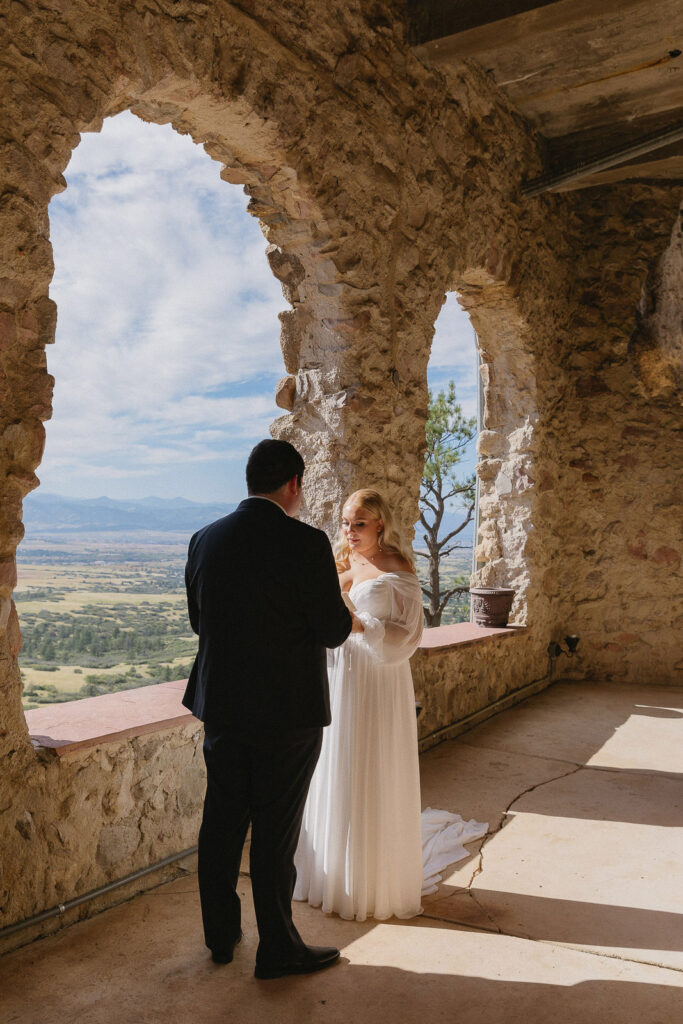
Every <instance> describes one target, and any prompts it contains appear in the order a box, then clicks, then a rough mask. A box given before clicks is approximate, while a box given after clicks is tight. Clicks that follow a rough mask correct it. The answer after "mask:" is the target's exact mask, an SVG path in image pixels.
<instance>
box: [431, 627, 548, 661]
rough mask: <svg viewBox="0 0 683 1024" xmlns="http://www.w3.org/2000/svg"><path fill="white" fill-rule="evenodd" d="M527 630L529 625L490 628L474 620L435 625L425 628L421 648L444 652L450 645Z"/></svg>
mask: <svg viewBox="0 0 683 1024" xmlns="http://www.w3.org/2000/svg"><path fill="white" fill-rule="evenodd" d="M527 630H528V627H527V626H517V625H514V624H512V625H510V626H505V627H503V628H500V629H490V628H488V627H487V626H477V625H475V624H474V622H454V623H453V625H451V626H433V627H432V628H431V629H425V631H424V632H423V634H422V642H421V643H420V648H419V649H420V650H421V651H426V652H427V653H430V652H432V651H435V652H436V651H438V652H442V651H444V650H446V649H448V648H449V647H462V646H465V645H468V644H477V643H481V642H482V641H483V640H488V638H489V637H492V636H495V637H505V636H519V635H520V633H526V632H527Z"/></svg>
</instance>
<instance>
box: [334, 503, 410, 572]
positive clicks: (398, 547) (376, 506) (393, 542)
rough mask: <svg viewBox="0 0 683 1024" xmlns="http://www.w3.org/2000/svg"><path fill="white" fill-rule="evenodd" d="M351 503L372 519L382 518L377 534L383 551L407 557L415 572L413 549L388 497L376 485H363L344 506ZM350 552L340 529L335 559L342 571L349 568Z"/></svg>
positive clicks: (335, 547)
mask: <svg viewBox="0 0 683 1024" xmlns="http://www.w3.org/2000/svg"><path fill="white" fill-rule="evenodd" d="M350 504H353V505H357V506H358V507H359V508H362V509H363V510H364V511H365V512H367V513H368V514H369V516H370V518H371V519H381V520H382V529H381V530H380V531H379V533H378V535H377V541H378V543H379V546H380V547H381V548H382V550H383V551H389V552H391V553H392V554H394V555H399V556H400V557H401V558H403V559H405V561H406V562H407V563H408V565H409V566H410V571H411V572H415V561H414V557H413V552H412V549H411V548H409V547H408V546H407V545H406V543H405V541H404V540H403V538H402V536H401V534H400V532H399V530H398V528H397V526H396V524H395V523H394V517H393V515H392V512H391V509H390V508H389V505H388V502H387V500H386V498H385V497H383V495H381V494H380V493H379V491H376V490H375V489H374V487H362V488H361V489H360V490H359V491H354V492H353V494H350V495H349V496H348V498H347V499H346V501H345V502H344V506H346V505H350ZM350 554H351V549H350V548H349V545H348V542H347V540H346V537H345V536H344V533H343V531H341V530H340V532H339V534H338V536H337V540H336V541H335V544H334V561H335V563H336V566H337V569H339V571H340V572H342V571H344V570H345V569H348V568H349V564H350V562H349V556H350Z"/></svg>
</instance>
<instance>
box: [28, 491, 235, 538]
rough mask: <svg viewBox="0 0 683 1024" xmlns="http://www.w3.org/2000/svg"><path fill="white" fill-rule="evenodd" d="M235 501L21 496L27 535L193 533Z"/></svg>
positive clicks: (39, 493)
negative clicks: (120, 499)
mask: <svg viewBox="0 0 683 1024" xmlns="http://www.w3.org/2000/svg"><path fill="white" fill-rule="evenodd" d="M236 507H237V506H236V505H235V504H232V505H230V504H225V505H223V504H220V503H218V502H216V503H211V504H206V503H203V502H198V501H188V500H187V498H140V499H139V500H137V501H119V500H116V499H114V498H65V497H63V496H62V495H60V494H48V493H45V492H43V491H35V492H34V493H33V494H30V495H29V496H28V497H27V498H26V499H25V500H24V525H25V527H26V532H27V534H28V535H29V536H31V535H33V536H36V535H37V534H40V535H42V536H45V535H46V534H49V535H52V536H54V535H55V534H66V533H73V534H75V533H130V532H131V531H139V530H144V531H150V532H152V533H185V534H188V533H193V532H194V531H195V530H199V529H200V528H201V527H202V526H206V524H207V523H211V522H213V520H214V519H219V518H220V517H221V516H224V515H227V514H228V512H232V511H233V509H235V508H236Z"/></svg>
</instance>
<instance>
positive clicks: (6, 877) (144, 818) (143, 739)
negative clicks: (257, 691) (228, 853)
mask: <svg viewBox="0 0 683 1024" xmlns="http://www.w3.org/2000/svg"><path fill="white" fill-rule="evenodd" d="M95 699H97V698H95ZM201 735H202V730H201V727H200V726H199V725H198V724H197V723H196V722H193V723H191V724H190V725H186V726H182V727H176V728H173V729H168V730H165V731H161V732H157V733H152V734H149V735H145V736H140V737H138V738H134V739H127V740H121V741H118V742H110V743H105V744H103V745H101V746H99V747H95V748H92V749H90V750H87V751H76V752H74V753H73V754H69V755H66V756H65V757H58V756H56V754H55V753H54V751H50V752H47V751H45V752H41V751H40V750H38V752H37V754H36V757H35V759H34V762H33V765H32V769H31V772H30V773H29V774H28V775H27V777H26V778H25V779H24V780H23V784H22V785H21V786H18V785H15V786H14V787H13V788H12V789H9V788H5V787H3V791H2V800H3V804H2V825H3V828H2V855H1V860H0V866H1V869H2V870H1V873H0V921H2V924H3V925H8V924H10V923H12V922H13V921H14V920H16V919H17V918H18V919H19V920H21V919H23V918H25V917H29V916H32V915H33V914H35V913H39V912H40V911H41V910H44V909H46V908H49V907H54V906H56V905H57V904H59V903H65V902H67V901H68V900H71V899H73V898H74V897H76V896H79V895H81V894H82V893H85V892H90V891H92V890H93V889H96V888H99V887H100V886H102V885H106V884H107V883H108V882H111V881H113V880H117V879H119V878H122V877H124V876H125V875H128V874H130V873H132V872H134V871H136V870H137V869H138V868H143V867H146V866H147V865H148V864H154V863H156V862H158V861H160V860H162V859H163V858H164V857H166V856H167V855H169V854H170V853H178V852H180V851H181V850H186V849H188V848H189V847H191V846H193V845H194V844H195V843H196V842H197V833H198V829H199V821H200V812H201V807H202V803H203V799H204V786H205V772H204V759H203V757H202V752H201ZM158 880H159V879H158V878H155V879H154V880H153V881H154V882H158ZM145 884H147V885H149V884H150V882H149V881H147V882H146V883H144V882H143V883H142V886H144V885H145ZM119 898H120V894H118V893H117V894H116V895H114V896H112V897H110V902H111V901H112V900H113V901H114V902H115V901H116V900H117V899H119ZM88 912H89V908H87V907H84V908H83V909H82V910H81V911H73V912H72V913H71V919H72V920H73V919H77V918H78V915H79V913H80V914H87V913H88ZM55 926H58V927H59V926H61V921H60V919H53V920H52V921H51V922H47V923H45V924H44V925H42V926H40V927H39V928H38V929H35V928H34V929H33V931H32V932H27V933H18V934H17V935H15V936H10V937H8V939H7V940H5V941H4V942H0V952H3V951H4V949H3V947H5V948H10V947H11V946H14V945H18V944H21V943H22V942H25V941H26V939H27V937H28V938H35V937H36V934H39V933H41V932H45V931H50V930H54V927H55Z"/></svg>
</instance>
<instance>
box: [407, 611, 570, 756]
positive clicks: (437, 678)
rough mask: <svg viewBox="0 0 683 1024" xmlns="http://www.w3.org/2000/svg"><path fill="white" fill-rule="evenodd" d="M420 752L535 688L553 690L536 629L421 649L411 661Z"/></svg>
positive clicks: (546, 656) (544, 652) (547, 662)
mask: <svg viewBox="0 0 683 1024" xmlns="http://www.w3.org/2000/svg"><path fill="white" fill-rule="evenodd" d="M410 665H411V669H412V673H413V682H414V684H415V696H416V698H417V700H418V701H420V703H421V704H422V711H421V712H420V717H419V719H418V734H419V739H420V743H421V747H423V748H427V747H428V746H429V745H430V744H431V743H432V742H439V741H440V738H443V735H442V734H443V733H445V732H447V731H448V727H449V726H452V725H455V724H457V723H460V722H462V721H463V720H464V719H467V718H469V716H471V715H474V714H476V713H477V712H479V711H484V709H487V708H489V707H490V706H491V705H493V704H496V702H497V701H499V700H501V699H502V698H504V697H507V696H508V695H510V694H513V693H515V691H517V690H521V689H523V688H525V687H529V686H532V685H533V684H535V683H538V684H541V686H547V685H549V683H550V681H551V666H550V663H549V660H548V654H547V651H546V649H545V645H544V644H543V642H542V641H541V640H540V639H539V636H538V634H536V633H535V632H534V631H533V630H526V629H522V630H520V631H519V633H517V634H515V633H514V632H511V635H507V636H490V637H487V638H486V640H479V641H477V642H475V643H464V644H458V645H456V646H453V647H444V648H431V649H430V648H421V649H420V650H418V651H417V652H416V653H415V655H414V656H413V658H412V659H411V663H410Z"/></svg>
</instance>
